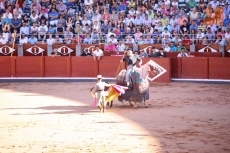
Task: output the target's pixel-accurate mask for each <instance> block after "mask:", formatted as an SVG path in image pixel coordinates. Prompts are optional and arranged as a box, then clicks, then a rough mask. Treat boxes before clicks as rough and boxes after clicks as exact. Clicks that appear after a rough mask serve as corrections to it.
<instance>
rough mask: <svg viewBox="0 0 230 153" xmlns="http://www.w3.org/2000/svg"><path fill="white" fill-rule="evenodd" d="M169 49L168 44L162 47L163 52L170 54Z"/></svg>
mask: <svg viewBox="0 0 230 153" xmlns="http://www.w3.org/2000/svg"><path fill="white" fill-rule="evenodd" d="M170 49H171V48H170V47H169V44H165V46H164V52H170Z"/></svg>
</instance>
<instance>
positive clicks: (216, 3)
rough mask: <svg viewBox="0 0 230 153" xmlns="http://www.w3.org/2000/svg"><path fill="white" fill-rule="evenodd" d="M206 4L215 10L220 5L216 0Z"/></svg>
mask: <svg viewBox="0 0 230 153" xmlns="http://www.w3.org/2000/svg"><path fill="white" fill-rule="evenodd" d="M208 4H210V5H211V7H212V8H213V9H215V8H216V7H217V6H218V5H219V4H220V3H219V1H217V0H212V1H211V2H209V3H208Z"/></svg>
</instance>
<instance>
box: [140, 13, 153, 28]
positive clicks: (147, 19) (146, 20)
mask: <svg viewBox="0 0 230 153" xmlns="http://www.w3.org/2000/svg"><path fill="white" fill-rule="evenodd" d="M142 23H143V24H144V25H147V26H148V25H150V24H151V23H152V20H151V19H150V18H149V17H148V15H147V14H146V15H145V18H144V19H143V20H142Z"/></svg>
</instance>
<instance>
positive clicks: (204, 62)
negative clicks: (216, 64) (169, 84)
mask: <svg viewBox="0 0 230 153" xmlns="http://www.w3.org/2000/svg"><path fill="white" fill-rule="evenodd" d="M182 78H185V79H190V78H191V79H208V58H205V57H196V58H193V57H191V58H182Z"/></svg>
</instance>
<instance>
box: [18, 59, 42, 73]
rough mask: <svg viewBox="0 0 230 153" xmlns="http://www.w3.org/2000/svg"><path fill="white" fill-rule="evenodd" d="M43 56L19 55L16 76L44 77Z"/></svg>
mask: <svg viewBox="0 0 230 153" xmlns="http://www.w3.org/2000/svg"><path fill="white" fill-rule="evenodd" d="M43 58H44V57H41V56H33V57H29V56H26V57H17V58H16V67H15V70H16V77H43V72H42V71H43V67H42V66H43V63H42V62H44V61H43Z"/></svg>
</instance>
